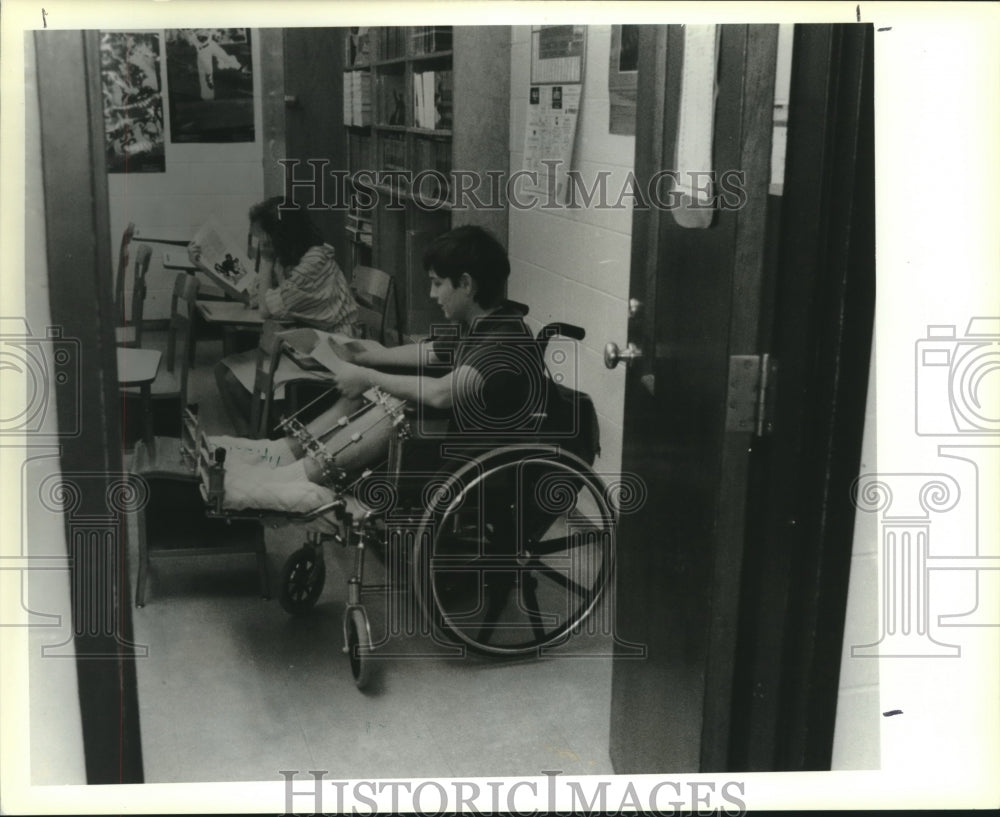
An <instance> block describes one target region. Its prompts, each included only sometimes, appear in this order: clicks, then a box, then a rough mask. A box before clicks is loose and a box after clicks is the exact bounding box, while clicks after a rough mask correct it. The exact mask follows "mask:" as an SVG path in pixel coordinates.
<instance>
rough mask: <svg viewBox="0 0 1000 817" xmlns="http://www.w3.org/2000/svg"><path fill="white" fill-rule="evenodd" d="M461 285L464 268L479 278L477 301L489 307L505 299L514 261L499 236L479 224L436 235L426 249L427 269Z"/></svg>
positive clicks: (473, 277) (453, 283) (477, 280)
mask: <svg viewBox="0 0 1000 817" xmlns="http://www.w3.org/2000/svg"><path fill="white" fill-rule="evenodd" d="M431 270H434V274H435V275H437V276H438V277H439V278H447V279H448V280H450V281H451V284H452V286H458V284H459V279H460V278H461V277H462V273H463V272H467V273H469V277H470V278H472V280H473V281H475V282H476V291H475V294H474V296H473V298H474V300H475V302H476V303H477V304H479V305H480V306H482V307H485V308H487V309H489V308H492V307H494V306H496V305H497V304H498V303H500V301H501V300H503V296H504V288H505V285H506V283H507V278H508V277H510V261H509V260H508V258H507V251H506V250H505V249H504V248H503V244H501V243H500V242H499V241H498V240H497V238H496V236H494V235H493V234H492V233H491V232H489V231H488V230H484V229H483V228H482V227H479V226H477V225H475V224H466V225H463V226H462V227H456V228H455V229H454V230H451V231H449V232H447V233H445V234H444V235H439V236H438V237H437V238H435V239H434V240H433V241H432V242H431V243H430V244H429V245H428V246H427V249H426V250H424V271H425V272H430V271H431Z"/></svg>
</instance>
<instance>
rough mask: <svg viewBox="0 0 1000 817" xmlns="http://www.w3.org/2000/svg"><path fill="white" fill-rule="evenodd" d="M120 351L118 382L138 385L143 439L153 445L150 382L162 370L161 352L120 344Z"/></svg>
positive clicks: (147, 444) (126, 384)
mask: <svg viewBox="0 0 1000 817" xmlns="http://www.w3.org/2000/svg"><path fill="white" fill-rule="evenodd" d="M117 353H118V384H119V385H120V386H138V387H139V397H140V400H141V402H142V424H143V428H142V439H143V440H144V441H145V443H146V446H147V447H148V448H149V449H150V450H152V447H153V401H152V397H151V395H150V384H151V383H152V382H153V381H154V380H156V374H157V372H158V371H159V370H160V358H161V356H162V355H161V354H160V352H159V351H158V350H157V349H131V348H128V347H123V346H119V347H118V349H117Z"/></svg>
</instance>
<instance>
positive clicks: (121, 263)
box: [115, 221, 135, 326]
mask: <svg viewBox="0 0 1000 817" xmlns="http://www.w3.org/2000/svg"><path fill="white" fill-rule="evenodd" d="M134 235H135V224H134V223H133V222H131V221H130V222H129V223H128V226H127V227H125V231H124V232H123V233H122V243H121V244H120V245H119V246H118V269H117V270H116V271H115V314H116V315H119V316H120V320H121V324H120V325H121V326H124V325H125V275H126V274H127V273H128V247H129V244H131V243H132V237H133V236H134Z"/></svg>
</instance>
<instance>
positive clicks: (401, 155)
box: [379, 133, 406, 170]
mask: <svg viewBox="0 0 1000 817" xmlns="http://www.w3.org/2000/svg"><path fill="white" fill-rule="evenodd" d="M379 147H380V149H381V162H380V169H381V170H406V139H405V138H404V136H403V134H395V133H385V134H382V136H381V138H380V139H379Z"/></svg>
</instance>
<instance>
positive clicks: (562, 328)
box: [535, 321, 587, 354]
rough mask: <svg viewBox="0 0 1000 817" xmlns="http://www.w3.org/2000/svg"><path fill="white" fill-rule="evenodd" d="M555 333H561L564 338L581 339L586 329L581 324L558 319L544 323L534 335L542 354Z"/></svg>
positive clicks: (584, 335) (585, 334) (585, 333)
mask: <svg viewBox="0 0 1000 817" xmlns="http://www.w3.org/2000/svg"><path fill="white" fill-rule="evenodd" d="M556 335H562V336H563V337H564V338H571V339H573V340H583V339H584V338H585V337H586V336H587V330H586V329H584V328H583V327H582V326H574V325H573V324H571V323H562V322H560V321H556V322H554V323H547V324H545V326H543V327H542V328H541V329H540V330H539V331H538V335H537V336H536V337H535V340H537V341H538V344H539V346H540V347H541V349H542V354H544V353H545V350H546V349H547V348H548V345H549V340H551V339H552V338H554V337H555V336H556Z"/></svg>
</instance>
